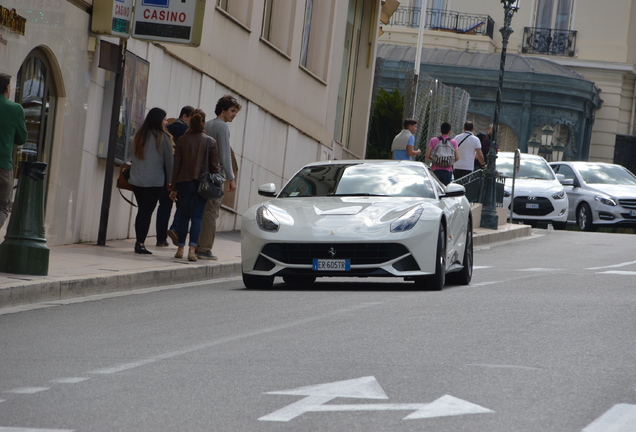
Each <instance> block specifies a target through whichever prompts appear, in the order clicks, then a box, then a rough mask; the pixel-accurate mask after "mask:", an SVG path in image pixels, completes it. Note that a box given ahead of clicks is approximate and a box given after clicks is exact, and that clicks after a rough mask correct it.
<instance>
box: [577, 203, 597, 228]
mask: <svg viewBox="0 0 636 432" xmlns="http://www.w3.org/2000/svg"><path fill="white" fill-rule="evenodd" d="M576 224H577V225H578V227H579V229H580V230H581V231H594V230H595V227H594V224H593V223H592V210H591V209H590V206H589V205H588V204H587V203H583V204H581V205H580V206H579V209H578V210H577V212H576Z"/></svg>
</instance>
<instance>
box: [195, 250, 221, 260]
mask: <svg viewBox="0 0 636 432" xmlns="http://www.w3.org/2000/svg"><path fill="white" fill-rule="evenodd" d="M197 257H198V258H199V259H202V260H214V261H216V260H218V259H219V257H218V256H216V255H213V254H212V251H211V250H209V251H207V252H197Z"/></svg>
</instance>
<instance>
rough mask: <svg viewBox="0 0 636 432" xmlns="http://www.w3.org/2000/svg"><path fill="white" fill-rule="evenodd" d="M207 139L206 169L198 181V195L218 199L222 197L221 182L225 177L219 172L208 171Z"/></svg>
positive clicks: (208, 146) (206, 151) (206, 150)
mask: <svg viewBox="0 0 636 432" xmlns="http://www.w3.org/2000/svg"><path fill="white" fill-rule="evenodd" d="M209 141H210V140H209V139H208V140H207V141H206V144H207V146H206V149H205V163H206V167H207V168H206V170H205V172H204V173H203V177H202V178H201V182H200V183H199V189H198V190H197V192H199V195H201V197H202V198H203V199H205V200H212V199H219V198H221V197H223V184H224V183H225V178H223V176H222V175H221V174H216V173H211V172H210V143H209Z"/></svg>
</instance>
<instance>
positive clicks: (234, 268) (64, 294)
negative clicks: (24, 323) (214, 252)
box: [0, 263, 241, 308]
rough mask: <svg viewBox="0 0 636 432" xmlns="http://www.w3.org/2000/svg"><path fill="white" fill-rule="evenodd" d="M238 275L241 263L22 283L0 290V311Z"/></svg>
mask: <svg viewBox="0 0 636 432" xmlns="http://www.w3.org/2000/svg"><path fill="white" fill-rule="evenodd" d="M240 275H241V264H240V263H232V264H219V265H215V266H198V267H184V268H179V269H174V268H173V269H166V270H148V271H140V272H126V273H119V274H116V275H112V276H110V275H108V276H107V275H100V276H91V277H73V278H67V279H60V280H53V281H32V282H25V284H23V285H20V286H14V287H10V288H8V289H2V290H0V308H5V307H13V306H24V305H27V304H34V303H43V302H50V301H59V300H68V299H73V298H78V297H88V296H92V295H98V294H108V293H114V292H124V291H134V290H136V289H141V288H151V287H157V286H164V285H176V284H183V283H188V282H200V281H203V280H207V279H222V278H230V277H236V276H240Z"/></svg>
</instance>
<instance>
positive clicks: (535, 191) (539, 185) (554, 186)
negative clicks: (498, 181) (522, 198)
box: [505, 178, 563, 196]
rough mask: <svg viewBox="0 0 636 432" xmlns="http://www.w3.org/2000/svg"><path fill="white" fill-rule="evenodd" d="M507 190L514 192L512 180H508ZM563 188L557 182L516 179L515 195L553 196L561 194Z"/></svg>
mask: <svg viewBox="0 0 636 432" xmlns="http://www.w3.org/2000/svg"><path fill="white" fill-rule="evenodd" d="M505 189H506V190H507V191H508V192H511V191H512V179H506V185H505ZM562 190H563V186H562V185H561V183H559V182H558V181H557V180H535V179H523V178H522V179H516V180H515V195H516V196H519V195H539V196H540V195H552V194H555V193H557V192H561V191H562Z"/></svg>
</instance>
